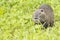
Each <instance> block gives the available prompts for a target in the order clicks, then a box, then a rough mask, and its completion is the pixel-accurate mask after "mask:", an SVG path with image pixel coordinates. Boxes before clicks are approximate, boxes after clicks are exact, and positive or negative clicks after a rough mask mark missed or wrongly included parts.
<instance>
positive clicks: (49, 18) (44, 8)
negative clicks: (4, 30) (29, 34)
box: [32, 4, 54, 28]
mask: <svg viewBox="0 0 60 40" xmlns="http://www.w3.org/2000/svg"><path fill="white" fill-rule="evenodd" d="M32 19H33V21H34V22H35V24H39V23H42V25H43V27H45V28H47V27H48V26H51V27H52V26H53V24H54V13H53V9H52V8H51V6H50V5H47V4H41V5H40V6H39V8H38V9H37V10H35V11H34V14H33V18H32Z"/></svg>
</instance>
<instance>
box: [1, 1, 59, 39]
mask: <svg viewBox="0 0 60 40" xmlns="http://www.w3.org/2000/svg"><path fill="white" fill-rule="evenodd" d="M42 3H46V4H49V5H51V7H52V8H53V10H54V17H55V22H54V26H53V27H52V29H51V30H49V29H50V28H48V29H46V30H41V27H42V25H34V22H33V21H32V14H33V12H34V10H36V9H37V8H38V7H39V6H40V4H42ZM0 40H60V1H59V0H0Z"/></svg>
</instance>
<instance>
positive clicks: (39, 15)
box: [33, 9, 45, 24]
mask: <svg viewBox="0 0 60 40" xmlns="http://www.w3.org/2000/svg"><path fill="white" fill-rule="evenodd" d="M33 21H34V22H35V24H40V22H41V23H44V21H45V12H44V10H43V9H37V10H36V11H34V14H33Z"/></svg>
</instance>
